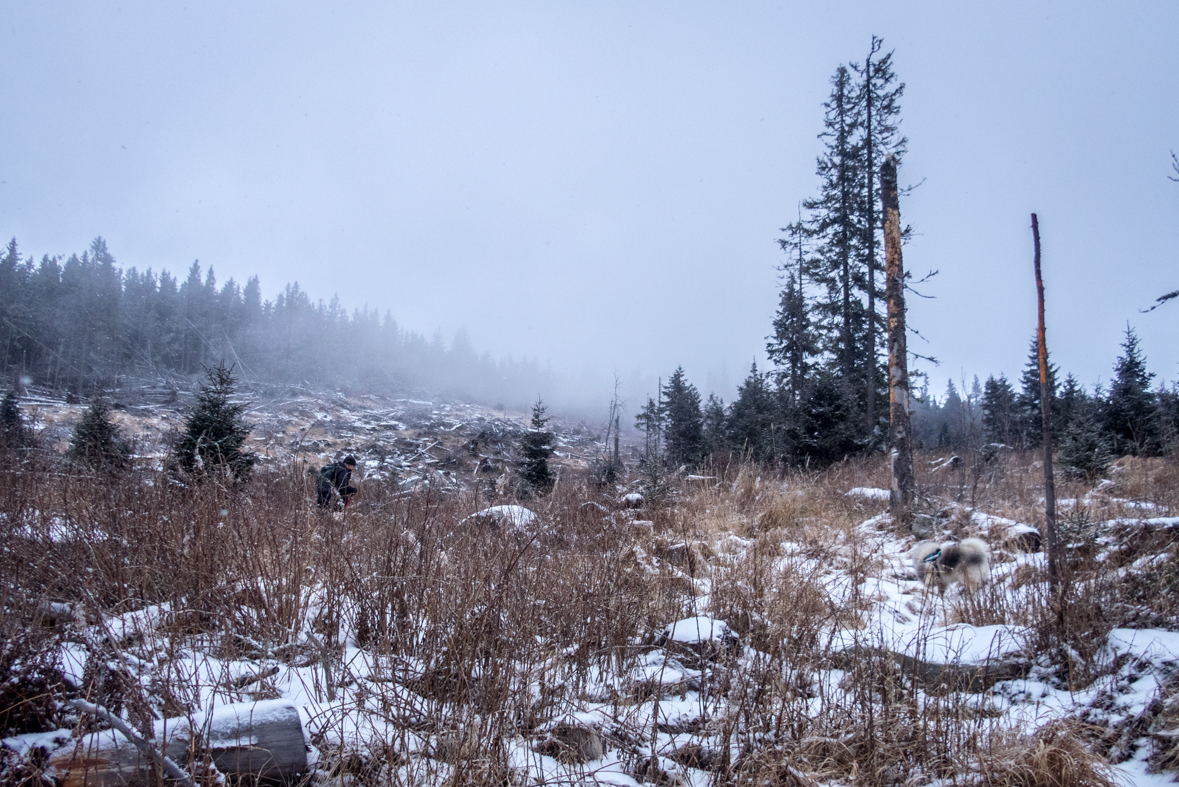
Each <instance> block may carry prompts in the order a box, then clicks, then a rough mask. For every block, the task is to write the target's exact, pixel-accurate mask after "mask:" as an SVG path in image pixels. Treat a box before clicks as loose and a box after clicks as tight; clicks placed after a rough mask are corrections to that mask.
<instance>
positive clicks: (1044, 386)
mask: <svg viewBox="0 0 1179 787" xmlns="http://www.w3.org/2000/svg"><path fill="white" fill-rule="evenodd" d="M1032 242H1033V244H1034V246H1035V267H1036V298H1037V301H1038V303H1039V314H1040V323H1039V330H1038V332H1037V344H1038V350H1039V353H1038V354H1039V356H1040V359H1039V360H1040V418H1041V420H1042V423H1043V430H1044V540H1045V541H1047V542H1048V582H1049V584H1050V586H1051V588H1052V591H1053V593H1055V592H1056V590H1057V589H1058V588H1059V586H1060V561H1059V557H1060V556H1059V554H1058V552H1057V549H1058V547H1057V543H1056V480H1055V478H1053V475H1052V390H1051V388H1050V386H1049V385H1048V341H1047V339H1046V338H1045V335H1044V334H1045V329H1044V279H1043V277H1041V276H1040V222H1039V221H1038V220H1037V219H1036V214H1035V213H1033V214H1032Z"/></svg>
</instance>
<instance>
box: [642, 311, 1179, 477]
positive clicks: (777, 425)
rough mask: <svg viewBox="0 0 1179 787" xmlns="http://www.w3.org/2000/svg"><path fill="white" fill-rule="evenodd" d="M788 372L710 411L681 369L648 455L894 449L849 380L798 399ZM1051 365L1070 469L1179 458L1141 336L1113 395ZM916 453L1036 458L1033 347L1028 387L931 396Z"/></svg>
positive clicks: (821, 454)
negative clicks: (872, 432) (865, 422)
mask: <svg viewBox="0 0 1179 787" xmlns="http://www.w3.org/2000/svg"><path fill="white" fill-rule="evenodd" d="M789 373H790V372H789V369H788V368H787V367H786V366H785V365H779V366H778V367H776V368H775V369H774V370H771V371H769V372H762V371H759V370H758V369H757V367H756V365H755V366H754V367H753V368H752V369H751V370H750V373H749V376H748V377H746V379H745V382H744V383H742V384H741V386H740V387H739V388H738V394H737V398H736V399H735V400H734V401H733V402H732V403H731V404H729V405H728V406H727V407H726V406H725V404H724V402H723V401H721V400H720V399H718V398H716V397H715V396H711V395H710V396H709V397H708V399H707V400H706V401H702V400H701V397H700V394H699V392H698V390H697V389H696V387H695V386H694V385H692V384H691V383H689V382H688V380H687V377H686V375H685V374H684V370H683V369H682V368H679V369H676V370H675V372H674V373H673V374H672V375H671V377H670V378H668V380H667V382H666V384H664V385H662V386H661V389H660V393H659V397H658V399H648V401H647V405H646V406H645V407H644V408H643V410H642V411H641V412H640V414H639V416H638V418H637V419H636V426H637V427H638V428H639V429H640V430H642V431H644V432H645V433H646V434H647V438H648V439H647V443H646V457H647V459H648V460H649V461H658V462H659V463H660V464H661V465H662V466H664V467H671V468H676V467H681V466H687V467H695V466H698V465H700V464H702V463H703V462H704V461H705V460H707V459H709V458H710V457H711V458H713V459H716V458H717V457H723V456H731V455H735V454H741V455H744V456H749V457H751V458H753V459H756V460H758V461H761V462H765V463H772V464H778V465H784V466H789V465H807V466H822V465H826V464H830V463H832V462H836V461H839V460H840V459H842V458H844V457H846V456H850V455H856V454H862V453H870V452H872V451H874V450H877V449H881V448H883V446H882V445H881V444H880V443H879V442H877V441H876V440H874V439H872V438H871V436H869V435H865V434H864V433H863V431H862V425H861V424H862V421H861V418H862V415H861V413H860V412H859V411H858V410H857V409H856V408H855V407H854V406H853V405H852V403H853V402H854V401H855V398H854V393H853V392H851V391H849V390H848V389H849V387H850V386H849V385H848V384H847V383H846V381H844V380H841V379H840V378H839V377H838V376H836V375H833V374H827V373H823V372H821V371H820V372H816V373H815V374H813V375H812V376H811V377H809V378H807V381H806V387H805V390H806V395H805V396H803V397H801V398H797V397H796V396H795V395H794V388H793V387H792V386H791V385H790V382H789ZM1058 377H1059V370H1058V369H1057V368H1056V367H1055V366H1054V365H1053V364H1051V363H1049V387H1050V390H1051V391H1052V400H1051V414H1052V415H1051V427H1052V432H1053V435H1054V437H1053V445H1054V447H1055V449H1056V452H1057V456H1058V460H1059V461H1060V463H1061V465H1062V467H1063V469H1064V471H1065V472H1066V473H1067V474H1070V475H1073V476H1085V477H1090V478H1092V477H1096V476H1099V475H1100V474H1101V473H1102V472H1103V471H1104V470H1105V468H1106V466H1107V465H1108V464H1109V463H1110V461H1111V460H1112V459H1113V458H1115V457H1117V456H1125V455H1138V456H1158V455H1161V454H1165V453H1174V452H1175V451H1179V384H1175V383H1172V384H1170V386H1167V385H1165V384H1159V385H1157V386H1154V387H1152V381H1153V379H1154V374H1153V373H1151V372H1149V371H1147V367H1146V359H1145V357H1144V356H1143V355H1142V352H1141V350H1140V348H1139V346H1138V338H1137V337H1136V336H1135V334H1134V331H1133V330H1132V329H1127V330H1126V338H1125V341H1124V342H1123V344H1122V354H1121V355H1120V356H1119V357H1118V359H1117V360H1116V361H1115V362H1114V365H1113V379H1112V382H1111V383H1110V386H1109V389H1108V390H1105V389H1103V388H1102V387H1101V386H1098V387H1097V388H1096V389H1095V390H1093V391H1087V390H1086V389H1085V388H1084V387H1083V386H1081V385H1080V383H1078V381H1077V379H1076V378H1075V377H1073V375H1071V374H1070V375H1068V376H1067V377H1066V378H1065V379H1064V381H1063V383H1059V382H1058ZM913 431H914V445H915V447H918V448H925V449H931V450H943V451H947V452H962V451H982V452H984V453H988V454H994V453H997V452H999V451H1002V450H1004V449H1012V450H1027V449H1034V448H1040V447H1041V446H1042V445H1043V419H1042V415H1041V409H1040V373H1039V365H1038V360H1037V356H1036V351H1035V345H1034V343H1033V346H1032V350H1031V353H1030V354H1029V357H1028V362H1027V365H1026V366H1025V367H1024V370H1023V374H1022V375H1021V377H1020V379H1019V382H1018V387H1017V386H1015V385H1013V384H1012V383H1011V381H1009V380H1008V379H1007V377H1006V376H1005V375H999V376H998V377H995V376H993V375H992V376H990V377H988V378H987V381H986V382H985V383H980V382H979V380H978V378H977V377H976V378H974V380H973V381H972V383H971V384H970V387H969V390H968V391H965V392H959V391H958V388H957V386H955V385H954V383H953V382H952V381H951V382H949V383H948V385H947V387H946V391H945V393H944V394H943V395H941V396H940V397H939V396H934V395H931V394H930V393H929V391H928V387H926V388H925V390H923V391H921V392H920V395H919V397H918V399H917V401H916V402H915V403H914V406H913Z"/></svg>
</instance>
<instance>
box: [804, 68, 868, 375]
mask: <svg viewBox="0 0 1179 787" xmlns="http://www.w3.org/2000/svg"><path fill="white" fill-rule="evenodd" d="M857 92H858V91H857V89H856V86H855V85H854V84H853V82H852V78H851V72H850V71H849V70H848V69H847V67H846V66H840V67H839V68H838V69H836V71H835V76H834V77H832V79H831V96H830V98H829V99H828V100H827V102H826V103H825V104H823V108H824V110H825V113H824V118H823V125H824V131H823V133H822V134H820V135H819V138H820V139H821V140H823V143H824V151H823V155H821V156H820V157H819V158H818V162H817V167H816V173H817V174H818V176H819V180H820V183H819V196H817V197H815V198H814V199H809V200H806V201H805V202H804V203H803V206H804V207H805V208H806V209H807V210H808V211H809V212H810V214H811V221H810V227H809V230H808V231H809V233H810V235H811V236H812V237H814V238H815V240H816V244H817V245H816V249H815V252H816V254H815V257H814V258H813V261H812V263H811V265H810V270H808V271H807V274H808V279H810V281H812V282H814V283H815V284H816V285H818V286H819V287H820V288H822V289H823V291H824V297H822V298H820V299H819V300H818V301H817V303H816V304H815V306H816V309H817V312H818V314H819V315H820V316H821V317H822V319H823V320H824V323H825V327H827V328H828V346H827V348H825V349H827V350H828V351H829V352H830V354H831V356H832V361H833V363H834V366H835V368H836V369H837V370H838V371H839V373H840V374H842V375H843V377H844V379H845V380H847V381H849V382H852V381H855V380H858V379H859V378H860V376H861V375H860V371H861V366H862V364H861V363H860V361H861V358H860V346H861V344H862V342H861V338H862V336H863V331H864V325H865V307H864V304H863V303H862V302H861V301H860V299H859V297H858V296H859V293H858V286H859V285H861V284H862V283H863V279H864V270H863V265H862V262H863V250H862V246H863V242H864V239H865V237H866V234H865V231H864V226H863V222H864V208H863V199H864V192H863V179H864V173H863V161H864V159H863V152H864V151H863V141H862V139H861V136H860V122H861V118H860V112H859V107H858V104H857Z"/></svg>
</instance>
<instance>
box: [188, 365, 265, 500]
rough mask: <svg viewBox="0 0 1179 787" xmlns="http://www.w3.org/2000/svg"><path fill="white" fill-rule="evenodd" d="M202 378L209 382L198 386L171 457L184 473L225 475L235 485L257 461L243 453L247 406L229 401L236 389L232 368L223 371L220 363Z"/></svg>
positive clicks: (246, 475)
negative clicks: (229, 477) (233, 479)
mask: <svg viewBox="0 0 1179 787" xmlns="http://www.w3.org/2000/svg"><path fill="white" fill-rule="evenodd" d="M205 374H206V376H207V377H208V381H207V382H203V383H201V387H200V392H199V393H198V394H197V397H196V402H195V404H194V405H193V409H192V412H191V413H189V415H188V418H187V419H186V420H185V422H184V428H183V431H181V433H180V436H179V438H178V439H177V441H176V445H175V447H174V449H173V457H174V458H175V460H176V463H177V465H179V467H180V468H181V469H183V470H185V471H186V472H189V473H197V474H202V475H203V474H209V473H212V472H214V471H218V470H220V471H227V472H229V473H230V474H231V475H232V476H233V477H234V478H235V479H237V480H238V481H245V480H246V479H247V478H249V475H250V471H251V470H252V469H253V467H254V463H255V462H256V461H257V457H256V456H255V455H254V454H253V453H251V452H249V451H246V450H244V445H245V441H246V438H247V437H249V435H250V428H249V427H248V426H246V424H245V421H244V419H243V417H242V416H243V414H244V413H245V411H246V407H247V405H246V404H245V403H241V402H232V401H230V399H231V398H232V397H233V395H234V387H235V380H234V377H233V367H230V368H226V367H225V362H224V361H222V362H221V363H220V364H218V365H217V366H216V367H214V368H212V369H206V370H205Z"/></svg>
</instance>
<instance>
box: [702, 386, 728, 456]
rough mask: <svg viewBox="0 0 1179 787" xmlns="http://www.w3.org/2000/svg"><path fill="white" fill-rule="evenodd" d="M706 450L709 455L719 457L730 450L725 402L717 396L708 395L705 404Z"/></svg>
mask: <svg viewBox="0 0 1179 787" xmlns="http://www.w3.org/2000/svg"><path fill="white" fill-rule="evenodd" d="M703 416H704V450H705V453H706V454H708V455H717V454H720V453H721V452H722V451H724V450H725V449H727V448H728V445H729V437H728V433H727V431H726V429H725V420H726V415H725V402H724V400H723V399H721V398H720V397H718V396H716V395H715V394H709V395H708V401H706V402H705V403H704V412H703Z"/></svg>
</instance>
